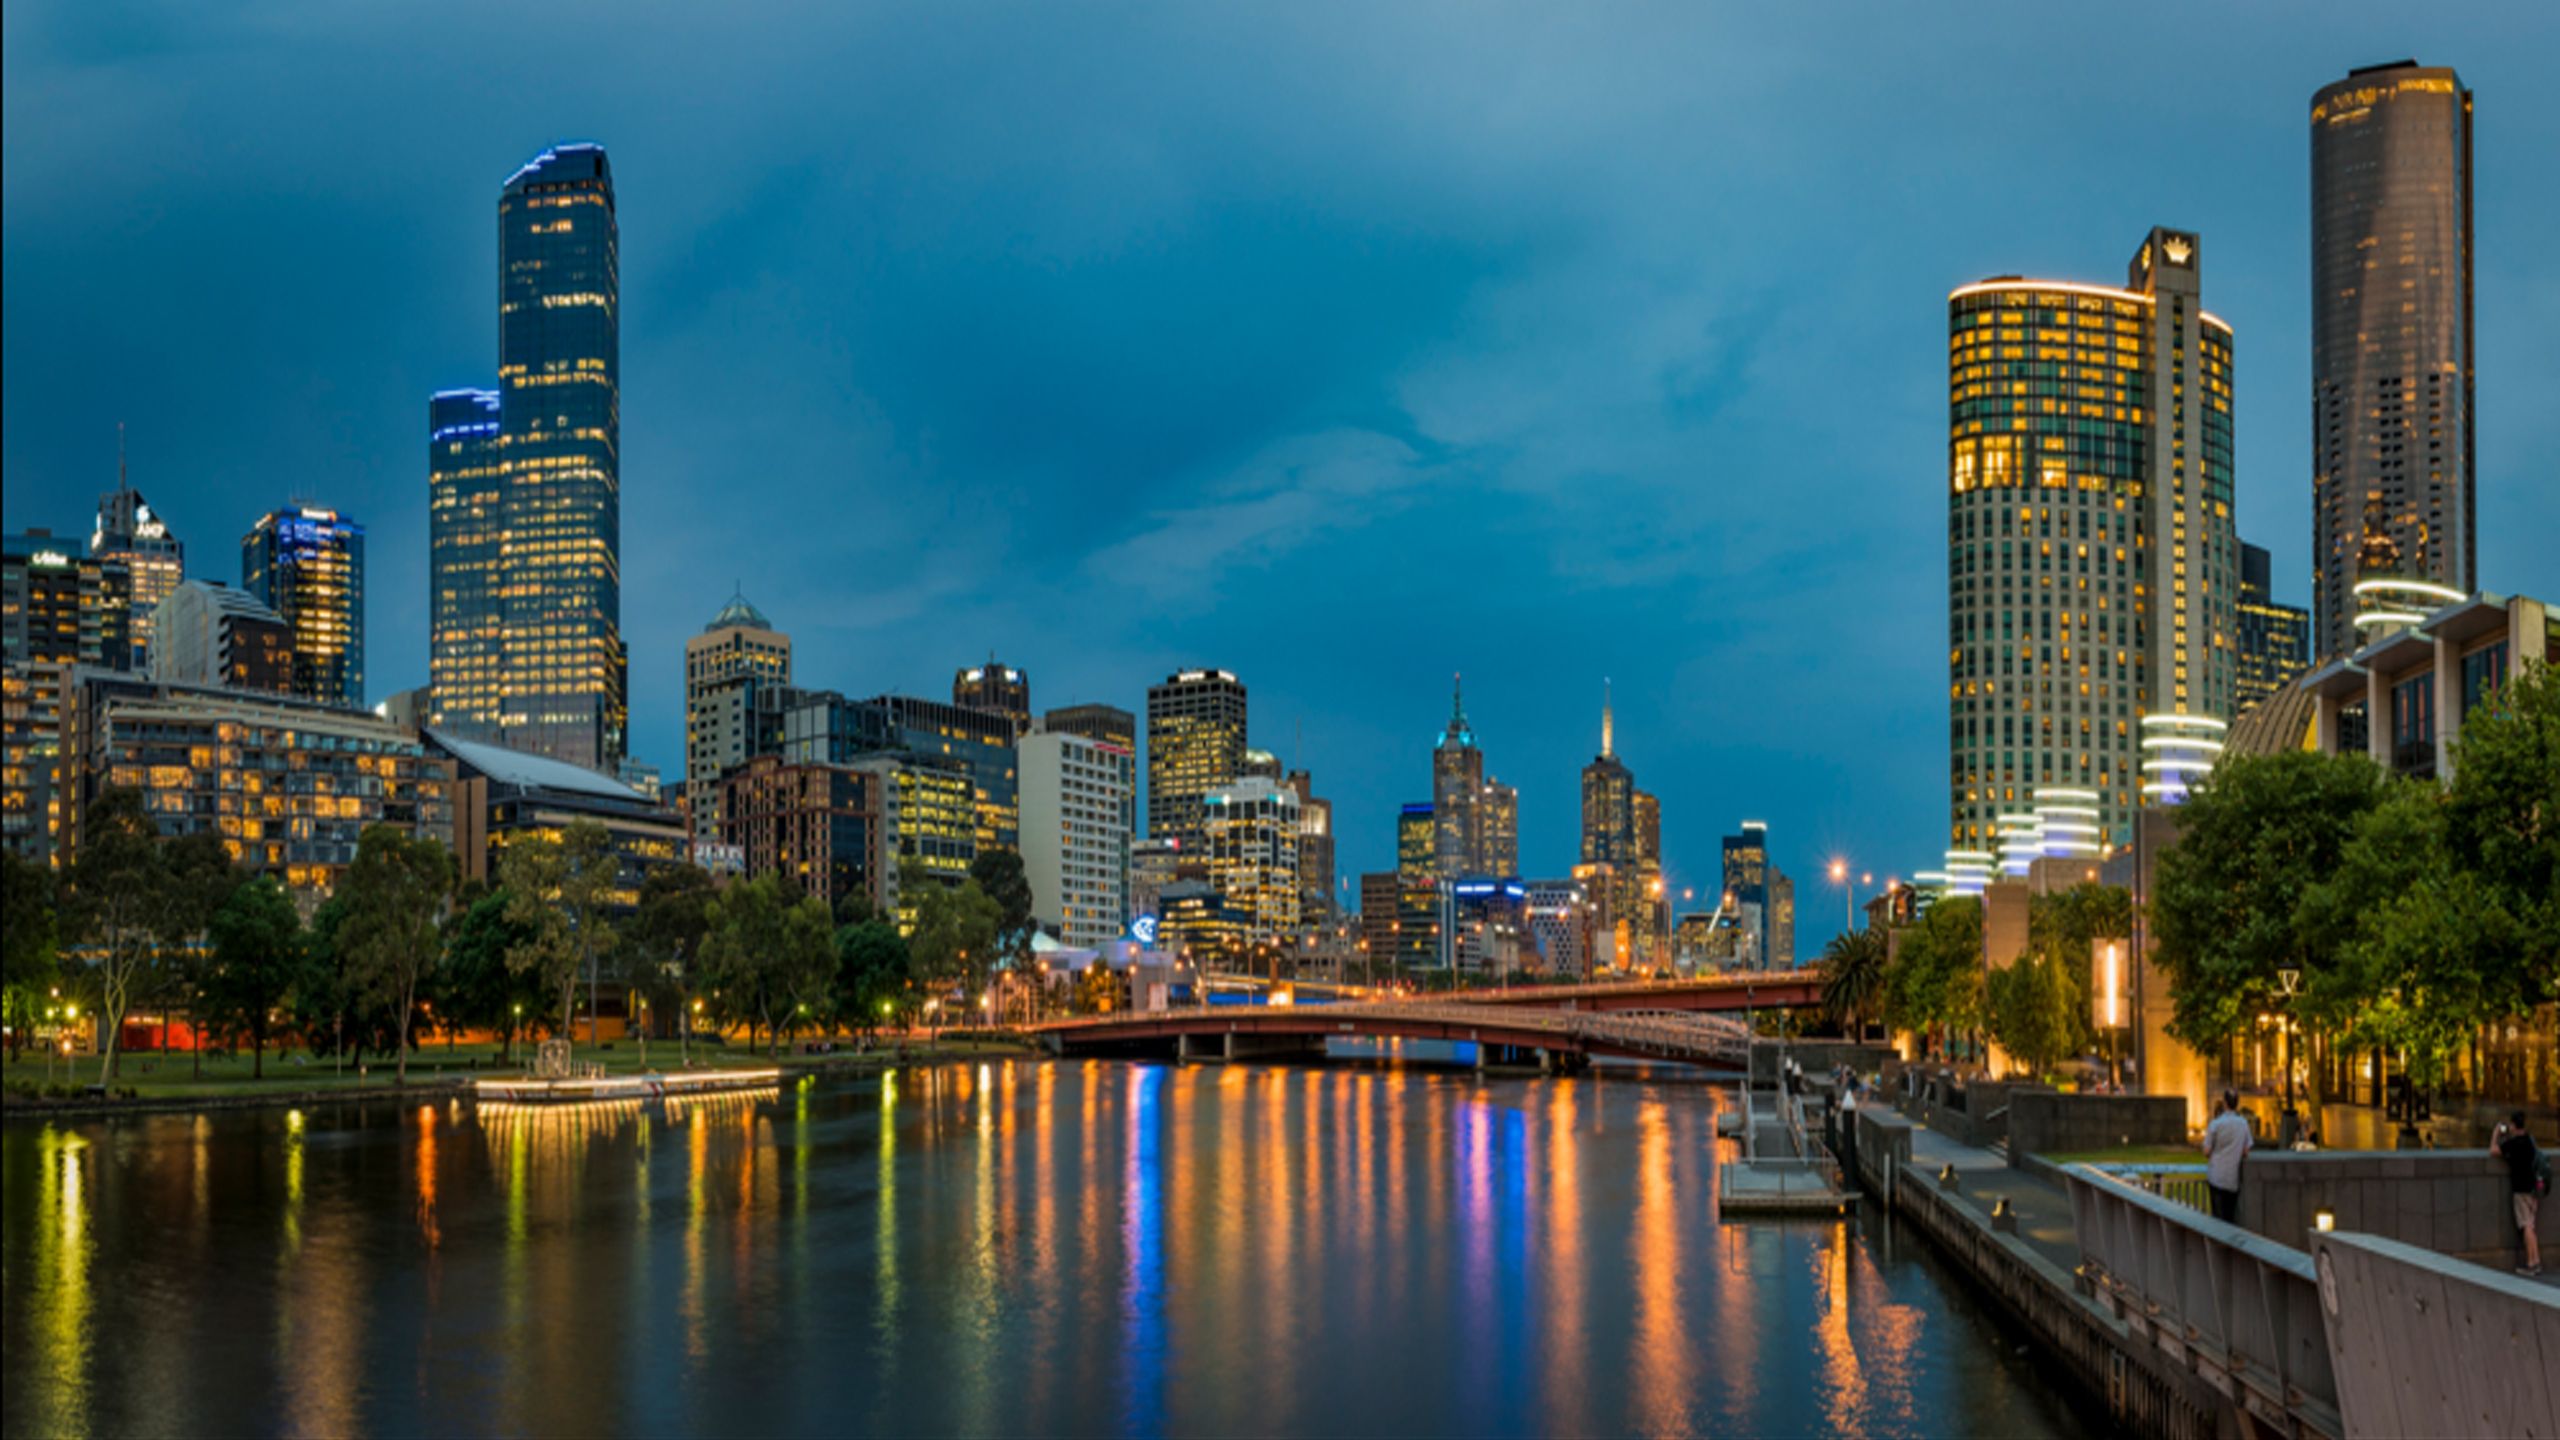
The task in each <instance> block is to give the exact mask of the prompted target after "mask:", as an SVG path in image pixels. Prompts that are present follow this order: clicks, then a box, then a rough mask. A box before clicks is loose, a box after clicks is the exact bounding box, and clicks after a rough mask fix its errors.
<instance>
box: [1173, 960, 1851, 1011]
mask: <svg viewBox="0 0 2560 1440" xmlns="http://www.w3.org/2000/svg"><path fill="white" fill-rule="evenodd" d="M1201 982H1202V984H1203V985H1204V986H1205V987H1208V988H1214V989H1225V990H1258V991H1267V990H1269V989H1271V988H1272V983H1271V982H1270V981H1268V980H1266V979H1264V978H1262V977H1261V976H1258V975H1231V974H1216V973H1203V974H1202V976H1201ZM1280 986H1281V988H1283V989H1290V990H1294V991H1295V993H1296V994H1298V995H1299V996H1301V997H1313V996H1324V997H1327V998H1340V999H1342V1000H1345V1001H1351V1000H1362V1001H1383V1000H1388V999H1393V998H1398V996H1397V992H1395V991H1394V990H1392V989H1391V988H1389V987H1386V986H1363V985H1357V984H1350V983H1334V982H1330V981H1321V980H1299V981H1294V982H1293V981H1282V982H1280ZM1403 998H1408V999H1411V1000H1413V1001H1415V1002H1421V1001H1424V1000H1428V1001H1429V1002H1430V1003H1433V1004H1450V1005H1508V1006H1543V1007H1548V1008H1553V1009H1559V1010H1569V1011H1596V1010H1695V1011H1710V1012H1716V1011H1735V1012H1740V1011H1747V1010H1791V1009H1809V1008H1813V1007H1816V1006H1819V1005H1821V1004H1822V977H1821V976H1820V975H1819V974H1818V973H1816V972H1814V971H1811V970H1773V971H1768V972H1765V973H1760V974H1748V975H1702V976H1698V977H1696V978H1693V979H1685V980H1604V981H1599V982H1596V983H1592V984H1583V985H1512V986H1505V987H1501V988H1488V989H1479V990H1451V991H1443V992H1434V993H1430V994H1428V995H1417V996H1411V997H1403Z"/></svg>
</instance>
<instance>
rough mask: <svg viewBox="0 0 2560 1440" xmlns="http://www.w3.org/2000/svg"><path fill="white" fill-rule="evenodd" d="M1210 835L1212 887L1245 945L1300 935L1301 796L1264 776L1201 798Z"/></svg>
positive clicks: (1225, 786)
mask: <svg viewBox="0 0 2560 1440" xmlns="http://www.w3.org/2000/svg"><path fill="white" fill-rule="evenodd" d="M1201 811H1202V814H1203V816H1204V820H1203V823H1204V824H1205V825H1206V826H1207V828H1208V832H1209V847H1208V848H1209V883H1210V884H1211V885H1213V886H1215V887H1216V888H1217V891H1218V895H1219V897H1220V898H1221V899H1223V900H1224V901H1225V902H1226V907H1227V911H1228V913H1229V914H1231V915H1233V916H1235V917H1236V918H1237V919H1239V920H1240V921H1241V922H1242V923H1243V924H1244V927H1245V939H1246V940H1247V941H1263V940H1275V939H1276V940H1285V939H1288V938H1289V937H1291V936H1293V935H1295V934H1296V933H1297V929H1298V822H1299V817H1298V792H1297V791H1295V790H1292V789H1290V788H1289V787H1288V786H1286V785H1280V784H1275V783H1273V782H1272V781H1271V780H1269V779H1266V778H1264V777H1262V776H1258V775H1257V776H1254V777H1252V778H1250V779H1244V780H1239V781H1237V782H1235V783H1234V784H1232V785H1223V786H1220V787H1219V788H1217V789H1215V790H1212V791H1210V792H1209V793H1208V794H1206V795H1204V796H1202V797H1201Z"/></svg>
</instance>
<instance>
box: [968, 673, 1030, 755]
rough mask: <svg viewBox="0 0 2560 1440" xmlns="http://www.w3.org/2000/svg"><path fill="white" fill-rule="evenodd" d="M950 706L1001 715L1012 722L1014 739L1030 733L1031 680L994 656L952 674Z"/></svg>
mask: <svg viewBox="0 0 2560 1440" xmlns="http://www.w3.org/2000/svg"><path fill="white" fill-rule="evenodd" d="M951 703H952V704H954V705H965V706H967V707H969V708H970V709H972V710H984V711H986V712H988V713H989V714H992V715H1002V716H1004V717H1005V718H1006V719H1008V720H1011V721H1012V722H1013V733H1014V734H1015V735H1016V736H1022V735H1028V734H1030V733H1031V677H1030V676H1028V675H1025V674H1024V673H1022V672H1021V671H1019V670H1016V669H1014V668H1013V667H1012V666H1010V665H999V664H997V663H996V659H995V657H994V656H992V655H990V656H988V657H987V663H986V664H984V665H971V666H967V667H965V668H963V669H959V670H955V671H953V672H952V674H951Z"/></svg>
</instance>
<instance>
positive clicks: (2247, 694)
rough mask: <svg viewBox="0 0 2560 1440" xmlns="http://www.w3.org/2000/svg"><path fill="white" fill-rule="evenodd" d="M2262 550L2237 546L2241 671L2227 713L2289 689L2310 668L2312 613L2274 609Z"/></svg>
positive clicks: (2267, 559) (2268, 568)
mask: <svg viewBox="0 0 2560 1440" xmlns="http://www.w3.org/2000/svg"><path fill="white" fill-rule="evenodd" d="M2271 560H2272V557H2270V556H2269V555H2268V554H2267V552H2266V551H2264V550H2262V549H2260V548H2258V547H2257V546H2255V545H2251V544H2247V543H2245V542H2244V543H2243V544H2242V545H2241V546H2240V657H2239V659H2240V669H2239V678H2238V681H2237V684H2236V687H2235V689H2234V691H2233V697H2234V698H2233V701H2232V713H2233V714H2235V715H2237V714H2242V713H2245V712H2246V711H2247V710H2248V709H2249V707H2250V706H2252V705H2255V704H2257V703H2258V702H2259V701H2261V700H2264V699H2266V698H2267V697H2268V696H2270V695H2273V694H2275V693H2276V692H2277V691H2279V690H2282V689H2284V688H2285V687H2286V686H2288V685H2290V684H2292V683H2293V682H2294V680H2295V679H2296V678H2298V677H2299V676H2300V675H2301V674H2302V672H2303V671H2305V670H2308V669H2310V668H2311V612H2310V611H2308V610H2305V609H2303V608H2302V607H2301V606H2299V605H2279V604H2277V603H2276V600H2275V595H2274V593H2273V590H2274V587H2273V585H2272V584H2271V583H2270V582H2271V579H2272V572H2273V570H2274V566H2273V564H2272V563H2271Z"/></svg>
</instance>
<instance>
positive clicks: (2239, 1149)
mask: <svg viewBox="0 0 2560 1440" xmlns="http://www.w3.org/2000/svg"><path fill="white" fill-rule="evenodd" d="M2255 1143H2256V1137H2255V1136H2253V1135H2252V1134H2250V1132H2249V1117H2248V1116H2246V1115H2243V1114H2241V1113H2240V1096H2239V1093H2238V1092H2237V1091H2232V1090H2225V1091H2223V1092H2222V1113H2220V1114H2218V1115H2216V1116H2214V1117H2213V1123H2212V1124H2210V1125H2207V1126H2206V1127H2204V1188H2205V1190H2206V1192H2207V1193H2209V1194H2210V1195H2211V1196H2212V1197H2213V1218H2214V1219H2216V1220H2227V1221H2229V1222H2230V1223H2232V1224H2234V1225H2237V1224H2239V1223H2240V1162H2241V1160H2242V1159H2244V1158H2245V1157H2247V1155H2248V1153H2249V1147H2250V1146H2251V1145H2253V1144H2255Z"/></svg>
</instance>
